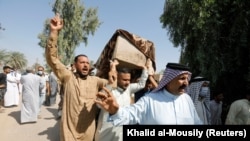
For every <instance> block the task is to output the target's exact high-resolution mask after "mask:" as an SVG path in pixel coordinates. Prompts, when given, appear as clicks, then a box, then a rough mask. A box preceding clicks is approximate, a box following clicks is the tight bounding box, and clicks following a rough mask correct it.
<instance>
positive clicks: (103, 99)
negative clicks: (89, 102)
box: [95, 87, 119, 115]
mask: <svg viewBox="0 0 250 141" xmlns="http://www.w3.org/2000/svg"><path fill="white" fill-rule="evenodd" d="M95 102H96V103H97V104H99V106H101V107H102V108H103V109H104V110H106V111H108V112H109V113H110V114H111V115H113V114H115V113H116V112H117V111H118V109H119V105H118V103H117V101H116V99H115V97H114V96H113V94H112V93H111V92H110V91H109V90H108V89H107V88H105V87H103V91H100V92H98V93H97V99H96V100H95Z"/></svg>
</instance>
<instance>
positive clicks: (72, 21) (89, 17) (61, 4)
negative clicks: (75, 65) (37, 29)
mask: <svg viewBox="0 0 250 141" xmlns="http://www.w3.org/2000/svg"><path fill="white" fill-rule="evenodd" d="M52 11H53V12H54V13H55V14H56V13H59V14H60V15H61V17H62V18H63V21H64V27H63V29H62V30H61V31H60V33H59V38H58V47H59V48H58V54H59V58H60V59H61V61H62V62H63V63H64V64H65V65H68V64H70V63H72V61H73V59H74V57H75V49H76V47H79V46H80V44H81V43H84V44H85V45H87V43H88V36H89V35H94V33H95V31H96V30H97V28H98V27H99V26H100V25H101V22H100V21H99V19H98V16H97V13H98V9H97V8H88V9H86V8H85V7H84V5H83V3H81V1H80V0H56V1H55V3H54V5H53V8H52ZM48 34H49V19H47V20H46V21H45V24H44V30H43V32H42V33H41V34H39V35H38V38H39V39H40V42H39V45H40V46H41V47H42V48H45V47H46V40H47V37H48Z"/></svg>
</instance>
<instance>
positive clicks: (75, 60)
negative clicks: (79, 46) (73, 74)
mask: <svg viewBox="0 0 250 141" xmlns="http://www.w3.org/2000/svg"><path fill="white" fill-rule="evenodd" d="M81 56H82V57H87V58H88V56H87V55H85V54H79V55H77V56H76V57H75V59H74V62H75V63H76V62H77V60H78V58H79V57H81Z"/></svg>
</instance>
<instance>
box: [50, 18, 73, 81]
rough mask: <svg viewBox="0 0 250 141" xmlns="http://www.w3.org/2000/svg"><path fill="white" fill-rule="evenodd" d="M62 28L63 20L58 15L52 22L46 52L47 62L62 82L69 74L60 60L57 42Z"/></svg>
mask: <svg viewBox="0 0 250 141" xmlns="http://www.w3.org/2000/svg"><path fill="white" fill-rule="evenodd" d="M62 28H63V20H62V19H61V18H60V15H59V14H56V16H55V17H53V18H52V19H51V20H50V33H49V38H48V41H47V45H46V50H45V55H46V61H47V63H48V65H49V66H50V67H51V68H52V70H53V72H54V73H55V74H56V76H57V77H58V79H59V80H60V81H61V80H63V79H64V78H65V76H66V74H69V73H67V72H66V71H68V70H67V69H66V67H65V65H64V64H63V63H61V62H60V60H59V58H58V46H57V41H58V34H59V31H60V30H61V29H62Z"/></svg>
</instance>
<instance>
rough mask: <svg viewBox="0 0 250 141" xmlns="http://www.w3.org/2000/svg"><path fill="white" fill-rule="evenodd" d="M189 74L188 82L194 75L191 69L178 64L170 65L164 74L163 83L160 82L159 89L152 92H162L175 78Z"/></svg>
mask: <svg viewBox="0 0 250 141" xmlns="http://www.w3.org/2000/svg"><path fill="white" fill-rule="evenodd" d="M184 73H188V75H189V76H188V80H190V78H191V75H192V73H191V72H190V70H189V68H188V67H187V66H184V65H181V64H177V63H168V64H167V66H166V69H165V71H164V73H163V77H162V79H161V81H160V82H159V85H158V87H157V88H155V89H154V90H153V91H152V92H156V91H159V90H161V89H162V88H163V87H165V86H166V85H167V84H168V83H169V82H170V81H171V80H173V79H174V78H175V77H177V76H179V75H181V74H184Z"/></svg>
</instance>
